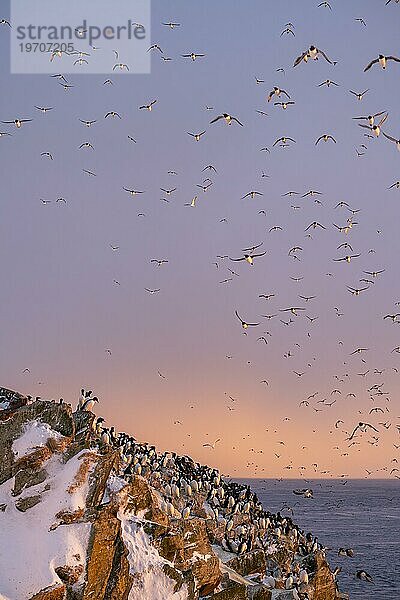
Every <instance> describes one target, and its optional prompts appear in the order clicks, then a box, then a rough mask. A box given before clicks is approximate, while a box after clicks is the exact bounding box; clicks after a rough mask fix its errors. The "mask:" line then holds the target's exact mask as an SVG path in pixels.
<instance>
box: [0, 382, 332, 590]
mask: <svg viewBox="0 0 400 600" xmlns="http://www.w3.org/2000/svg"><path fill="white" fill-rule="evenodd" d="M6 392H7V402H8V403H9V407H8V408H7V409H6V410H3V411H2V410H0V485H1V484H2V483H4V482H6V481H8V480H9V479H11V478H13V481H12V492H11V495H10V503H12V502H13V503H14V504H15V507H16V508H17V509H18V510H19V511H20V512H22V513H24V512H27V517H26V518H27V519H28V520H27V523H29V510H31V509H32V508H33V507H34V506H36V505H38V504H40V502H41V501H42V499H43V498H44V497H45V495H46V494H47V493H51V480H50V483H49V482H48V481H47V478H48V472H47V469H46V464H47V461H49V460H50V459H51V458H52V457H54V455H56V454H57V455H58V456H59V458H60V464H61V465H62V466H61V468H64V466H65V468H68V463H69V461H70V460H71V459H72V458H74V457H77V459H78V460H76V462H77V463H78V467H77V469H75V467H74V469H75V472H74V474H73V475H72V477H71V478H72V481H69V482H68V486H67V487H66V489H65V494H67V495H68V494H71V495H72V494H73V493H75V491H76V490H82V488H83V487H84V490H85V493H84V501H83V503H80V504H79V505H78V507H77V505H74V504H72V505H71V506H70V508H68V509H65V508H63V509H62V510H59V511H58V512H57V513H56V514H55V515H54V523H53V524H52V525H51V526H50V532H52V531H54V530H55V529H57V528H58V527H63V528H68V527H74V526H75V524H77V523H86V524H88V526H89V527H90V535H89V543H88V547H87V549H86V555H84V556H80V555H75V563H74V564H60V565H58V566H56V567H55V573H56V575H57V576H58V578H59V583H58V584H55V585H52V586H50V587H47V588H45V589H42V590H40V591H38V592H37V593H36V594H35V595H34V596H32V597H31V598H30V599H29V600H128V598H129V594H130V591H131V590H132V591H135V590H136V589H138V590H140V585H141V577H142V575H143V574H142V573H140V572H135V571H134V570H133V568H132V566H131V564H130V562H129V553H128V548H127V545H126V543H125V541H124V529H123V522H124V519H125V517H127V516H129V518H131V517H135V516H136V517H137V520H138V522H139V523H140V526H141V527H142V531H143V532H144V533H145V534H146V535H147V538H146V539H149V541H150V543H151V544H152V546H153V550H154V549H156V550H157V552H158V554H159V557H160V564H161V572H163V573H164V574H165V575H166V576H167V577H168V578H169V580H170V581H171V585H172V589H173V590H174V593H177V594H178V593H179V594H181V595H182V593H183V591H184V590H185V594H186V597H187V600H199V599H200V598H204V599H205V598H207V599H209V600H271V599H272V592H271V590H270V589H268V588H267V587H266V586H265V585H263V584H262V583H261V582H262V578H263V576H264V574H265V572H266V569H272V568H275V566H277V565H279V566H280V567H281V569H282V571H284V572H289V570H290V565H291V564H292V563H293V560H294V558H295V555H296V545H295V543H294V542H293V541H290V540H289V539H287V540H285V541H284V542H283V543H282V544H281V545H280V546H279V548H277V550H276V552H275V553H274V554H273V555H267V554H266V553H265V552H264V550H261V549H255V550H252V551H250V552H247V553H244V554H242V555H240V556H237V555H233V554H228V555H226V556H228V558H226V559H224V561H225V560H226V561H227V562H225V565H222V564H221V561H220V559H219V558H218V556H217V555H216V553H215V552H214V550H213V547H212V546H211V543H216V544H217V545H218V544H220V543H221V541H222V539H223V538H224V535H225V526H224V524H223V522H222V521H221V520H220V521H219V522H218V521H217V520H215V519H210V518H209V517H207V512H206V510H205V507H206V505H205V500H206V493H204V492H202V493H199V494H197V495H196V496H194V497H191V505H192V511H191V515H190V518H183V517H181V515H180V513H177V514H174V516H173V517H171V516H170V515H171V512H170V511H168V514H167V508H166V504H165V502H164V500H162V494H161V492H160V488H161V485H160V482H159V481H157V478H155V479H154V481H153V480H152V479H151V478H146V477H142V476H139V475H131V476H130V480H129V482H128V483H124V485H123V486H120V487H118V486H116V488H115V489H114V488H112V486H111V485H110V480H116V479H118V478H117V477H114V476H115V475H118V473H120V465H121V455H120V453H119V452H118V451H117V450H114V449H113V448H112V447H110V446H105V447H104V446H100V447H99V445H98V443H97V442H96V439H95V437H96V436H95V432H94V429H95V428H94V426H93V425H94V420H95V415H93V414H92V413H90V412H82V411H81V412H77V413H73V412H72V409H71V407H70V406H68V405H66V404H55V403H52V402H44V401H37V402H35V403H33V404H27V399H26V398H25V397H24V396H21V395H18V394H14V393H13V392H11V391H10V390H6V391H4V390H3V389H2V388H0V398H1V394H2V393H3V394H6ZM3 397H5V396H3ZM34 420H37V421H40V422H42V423H47V424H48V425H49V426H50V427H51V429H52V430H53V431H55V432H57V433H59V434H61V436H62V437H61V439H56V438H55V437H51V436H50V437H49V439H48V440H47V441H46V442H45V443H44V444H43V445H42V446H40V447H38V448H35V449H33V450H32V451H31V452H30V453H28V454H26V455H25V456H22V457H20V458H19V457H17V456H15V455H14V454H13V452H12V446H13V442H14V441H15V440H16V439H18V438H19V437H20V436H21V434H22V432H23V430H24V426H25V424H27V423H28V422H30V421H34ZM77 455H78V456H77ZM188 460H190V459H188ZM143 472H144V473H145V472H146V469H144V470H143ZM119 481H121V480H119ZM150 481H151V482H152V483H153V484H154V485H152V484H151V483H150ZM34 486H38V487H37V488H35V489H34V490H32V493H31V494H29V489H30V488H33V487H34ZM13 497H15V498H16V499H15V500H14V498H13ZM174 502H175V504H176V506H175V508H176V509H177V510H178V509H179V511H182V509H183V507H184V506H185V502H184V501H183V500H182V499H180V500H176V499H175V500H174ZM8 508H9V507H8V501H7V504H4V503H3V504H1V505H0V518H7V511H8ZM173 512H174V511H172V513H173ZM235 518H236V517H235ZM239 519H241V517H239V516H238V517H237V524H240V520H239ZM235 526H236V523H235ZM0 527H1V523H0ZM46 533H48V532H46ZM296 560H297V561H298V566H299V565H301V566H302V567H303V566H304V567H307V571H308V572H309V573H310V582H309V585H308V588H307V592H308V596H309V599H310V600H337V599H338V598H339V597H341V596H340V595H339V594H338V592H337V590H336V583H335V581H334V578H333V575H332V573H331V571H330V568H329V565H328V564H327V562H326V560H325V558H324V556H323V554H322V553H317V554H316V555H310V556H309V557H306V558H304V559H301V558H296ZM21 568H29V565H23V567H21ZM0 570H1V568H0ZM256 574H260V575H259V576H256ZM1 577H2V575H1V573H0V596H1ZM244 578H245V579H244ZM135 586H136V587H135ZM277 587H279V588H281V589H280V590H279V591H278V590H276V593H274V598H276V600H284V598H292V597H293V595H292V593H291V592H286V591H285V590H283V589H282V587H284V585H283V583H282V581H279V583H278V584H277ZM277 593H278V595H277ZM135 597H139V596H135ZM16 600H27V599H22V598H21V599H19V598H18V599H16ZM142 600H153V598H149V597H147V594H146V595H143V598H142Z"/></svg>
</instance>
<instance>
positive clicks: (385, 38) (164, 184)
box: [0, 0, 400, 478]
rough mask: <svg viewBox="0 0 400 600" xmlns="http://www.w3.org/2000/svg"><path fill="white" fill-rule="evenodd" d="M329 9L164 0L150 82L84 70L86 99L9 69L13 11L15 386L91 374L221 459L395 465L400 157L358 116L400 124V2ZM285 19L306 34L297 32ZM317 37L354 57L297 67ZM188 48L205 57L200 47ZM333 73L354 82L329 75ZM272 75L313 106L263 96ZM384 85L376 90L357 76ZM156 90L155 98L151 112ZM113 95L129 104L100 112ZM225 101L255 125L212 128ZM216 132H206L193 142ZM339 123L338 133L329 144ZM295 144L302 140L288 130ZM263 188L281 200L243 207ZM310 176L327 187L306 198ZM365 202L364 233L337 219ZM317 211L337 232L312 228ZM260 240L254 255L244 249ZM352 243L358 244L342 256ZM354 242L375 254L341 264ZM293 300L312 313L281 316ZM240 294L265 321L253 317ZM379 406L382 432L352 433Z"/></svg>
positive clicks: (9, 89) (0, 39)
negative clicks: (386, 58) (113, 114)
mask: <svg viewBox="0 0 400 600" xmlns="http://www.w3.org/2000/svg"><path fill="white" fill-rule="evenodd" d="M318 4H319V3H318V2H317V1H314V0H313V1H311V0H306V1H304V2H301V3H300V2H297V1H295V0H281V1H280V2H268V1H261V0H252V2H250V3H249V2H237V1H233V0H229V2H228V1H227V0H220V1H219V2H218V3H215V2H211V1H209V0H203V1H202V2H198V1H194V0H192V1H191V2H184V1H183V0H182V1H175V0H171V1H169V2H160V1H158V2H155V1H154V2H153V3H152V6H151V13H152V14H151V21H152V23H151V25H152V27H151V43H152V44H153V43H157V44H159V46H160V47H161V48H162V50H163V52H164V56H168V57H171V58H172V60H171V61H163V60H161V56H160V53H159V52H158V51H157V50H155V51H153V52H152V64H151V73H150V74H147V75H135V74H133V73H132V74H131V73H129V74H118V73H114V74H111V75H108V76H105V75H103V76H102V75H85V74H83V73H82V74H79V75H67V76H66V77H67V79H68V81H69V83H71V84H72V85H74V87H73V88H71V89H69V90H68V91H65V90H64V89H63V87H62V86H60V85H59V84H58V81H57V80H56V79H54V78H50V77H49V76H48V75H12V74H10V49H9V45H10V32H9V28H8V27H7V26H4V25H3V26H0V77H1V79H0V81H1V84H0V85H1V91H2V93H1V94H0V120H1V121H10V120H13V119H15V118H17V117H19V118H27V119H32V121H31V122H30V123H26V124H24V125H23V127H22V128H21V129H20V130H17V129H15V128H14V127H13V126H12V125H5V124H3V125H2V126H1V127H2V131H8V132H10V133H12V134H13V135H12V137H11V136H3V137H0V164H1V187H0V191H1V202H0V272H1V277H2V281H3V285H2V289H1V292H2V293H1V302H0V323H1V340H2V343H1V345H0V382H1V385H2V386H5V387H9V388H11V389H15V390H18V391H21V392H23V393H26V394H31V395H32V396H41V397H42V398H56V399H59V398H60V397H62V398H64V399H65V400H66V401H68V402H71V403H73V404H75V403H76V402H77V399H78V395H79V390H80V389H81V388H82V387H84V388H85V389H92V390H93V391H94V393H95V394H96V395H97V396H98V398H99V399H100V403H99V406H98V409H97V412H98V414H101V415H103V416H104V417H105V418H106V424H107V425H108V426H111V425H114V426H115V427H116V429H117V430H124V431H126V432H129V433H131V434H133V435H134V436H135V437H136V438H137V439H139V440H146V441H148V442H151V443H154V444H156V445H157V446H158V447H159V448H160V449H161V450H164V449H169V450H174V451H177V452H179V453H185V454H189V455H191V456H193V457H194V458H195V459H197V460H200V461H202V462H205V463H208V464H210V463H211V464H213V465H216V466H218V467H219V468H221V470H222V471H223V472H224V473H225V474H230V475H235V476H242V477H293V478H295V477H299V476H304V477H311V476H312V477H342V476H345V477H354V478H362V477H365V476H368V477H392V478H393V477H395V476H396V472H392V473H391V471H392V469H393V468H396V464H395V462H394V459H396V457H397V458H398V450H399V449H398V447H397V448H396V446H398V445H399V444H400V435H399V430H398V429H397V428H396V425H399V422H400V421H399V419H400V417H399V416H398V414H399V404H398V392H399V373H398V372H397V369H398V368H400V354H399V353H398V352H393V351H392V350H393V349H394V348H396V347H397V346H398V345H399V343H400V338H399V331H400V329H399V328H398V325H397V322H396V321H397V320H396V321H395V322H392V320H391V319H383V317H384V316H385V315H387V314H392V315H393V314H396V313H397V311H399V312H400V307H399V306H396V302H397V301H400V290H399V284H398V281H399V277H398V274H399V270H398V256H399V250H400V243H399V236H398V223H399V211H400V209H399V197H400V196H399V194H400V189H398V188H396V186H395V187H393V188H392V189H388V188H389V186H391V185H392V184H393V183H394V182H395V181H397V180H398V179H399V175H400V171H399V160H400V153H399V152H398V151H397V149H396V146H395V144H393V143H391V142H390V141H389V140H387V139H386V138H384V137H383V135H382V134H381V135H380V136H379V137H378V138H376V139H371V138H369V137H365V135H364V134H367V135H369V134H370V133H371V132H370V131H368V130H366V129H363V128H361V127H359V126H358V123H363V121H356V120H354V119H353V117H358V116H363V115H369V114H374V113H377V112H381V111H386V112H387V113H388V117H387V120H386V122H385V124H384V126H383V130H384V131H385V133H388V134H389V135H391V136H393V137H395V138H396V139H398V138H399V137H400V128H399V106H400V103H399V92H400V77H399V74H400V64H398V63H396V62H394V61H390V62H389V63H388V67H387V69H386V70H385V71H383V70H382V69H381V68H380V67H379V66H377V65H374V66H373V67H372V68H371V69H370V70H369V71H367V72H364V71H363V69H364V67H365V66H366V65H367V64H368V63H369V62H370V60H372V59H374V58H376V57H377V56H378V54H380V53H383V54H385V55H394V56H399V55H400V47H399V36H398V32H399V25H400V6H399V5H398V4H396V3H394V2H391V3H390V4H389V5H387V6H386V5H385V2H384V0H353V1H350V2H339V1H338V0H336V1H335V0H332V2H330V5H331V7H332V10H330V9H329V8H326V7H318ZM1 18H5V19H8V18H9V12H8V7H7V6H6V3H5V2H3V1H2V2H1V14H0V20H1ZM356 18H363V19H364V20H365V23H366V26H364V25H363V24H362V23H360V22H359V21H356V20H355V19H356ZM169 21H174V22H178V23H180V26H179V27H176V28H175V29H173V30H171V29H170V28H168V27H164V26H162V25H161V23H162V22H169ZM288 22H290V23H292V24H293V31H294V33H295V35H291V34H283V35H281V32H282V31H283V30H284V29H285V26H286V24H287V23H288ZM311 44H313V45H316V46H317V48H319V49H321V50H323V51H324V52H325V53H326V54H327V56H328V57H329V58H330V60H332V61H335V62H336V64H335V65H333V64H329V63H328V62H327V61H325V60H324V58H323V57H322V56H320V58H319V59H318V60H317V61H312V60H310V61H308V62H307V63H304V62H303V63H301V64H300V65H298V66H297V67H295V68H293V66H292V65H293V62H294V59H295V58H296V57H297V56H299V55H300V54H302V52H303V51H305V50H307V48H308V47H309V46H310V45H311ZM149 45H150V44H149ZM100 51H101V50H100ZM192 51H193V52H197V53H202V54H205V56H204V57H202V58H199V59H197V60H196V61H194V62H193V61H191V60H187V59H183V58H182V57H181V54H185V53H190V52H192ZM129 58H130V57H129V56H124V57H123V59H124V61H125V62H126V63H129ZM62 60H64V58H62V59H61V62H59V63H58V66H57V68H58V69H59V70H60V71H59V72H62V66H61V65H62ZM110 64H111V63H110ZM278 69H283V70H284V71H283V72H282V71H281V70H279V71H278ZM108 77H109V78H111V79H112V81H113V85H104V81H105V80H106V79H107V78H108ZM256 78H257V79H259V80H262V83H257V82H256ZM327 79H330V80H332V81H334V82H335V83H337V84H338V85H337V86H335V85H333V84H332V85H330V86H329V87H327V86H326V85H322V86H320V85H319V84H321V83H322V82H324V81H326V80H327ZM274 86H278V87H280V88H282V89H284V90H286V91H287V93H288V94H289V95H290V97H291V100H292V101H294V102H295V104H294V105H290V106H288V107H287V109H286V110H283V109H282V108H281V106H276V105H274V102H275V101H278V102H279V101H282V100H283V98H284V96H283V95H281V97H280V98H279V99H278V98H276V97H274V98H273V100H272V101H271V102H269V103H268V101H267V98H268V94H269V92H270V91H271V90H272V89H273V87H274ZM366 89H368V90H369V91H368V92H367V93H366V94H365V96H364V97H363V99H362V101H359V100H357V98H356V97H355V96H354V95H352V94H351V93H350V92H349V90H353V91H356V92H362V91H364V90H366ZM154 99H157V103H156V104H155V106H154V109H153V110H152V111H151V112H149V111H146V110H139V109H138V107H139V106H141V105H143V104H147V103H148V102H150V101H152V100H154ZM35 106H49V107H53V110H52V111H49V112H48V113H46V114H45V115H43V114H42V113H40V112H39V111H37V110H36V109H35ZM206 107H212V109H210V110H209V109H207V108H206ZM110 110H115V111H117V112H118V113H119V114H120V115H121V116H122V118H121V120H119V119H104V115H105V114H106V113H107V112H108V111H110ZM257 110H260V111H264V112H266V113H267V116H265V115H262V114H260V113H257V112H256V111H257ZM222 113H229V114H231V115H233V116H235V117H237V119H238V120H239V121H240V122H241V123H242V124H243V127H241V126H240V125H238V124H237V123H233V124H231V125H230V126H228V125H227V124H226V123H225V122H224V121H223V120H222V121H221V120H220V121H218V122H216V123H214V124H210V121H211V120H212V119H213V118H215V117H216V116H218V115H221V114H222ZM79 119H88V120H89V119H96V120H97V122H96V123H95V124H94V125H93V126H92V127H91V128H90V129H88V128H86V127H84V126H83V125H82V124H81V123H80V122H79ZM203 130H206V133H205V134H204V136H202V138H201V140H200V141H199V142H196V141H195V140H194V139H193V138H192V137H191V136H189V135H188V132H191V133H198V132H200V131H203ZM324 133H328V134H331V135H332V136H333V137H334V138H335V140H336V142H337V143H334V142H333V141H332V140H329V141H327V142H326V143H325V142H324V141H321V142H320V143H319V144H318V145H315V141H316V140H317V138H318V137H319V136H321V135H322V134H324ZM128 135H130V136H132V137H133V138H134V139H135V140H136V143H133V142H132V141H130V140H129V139H128ZM282 136H286V137H291V138H293V139H294V140H296V143H289V145H288V146H287V147H281V145H280V144H276V145H275V146H273V144H274V142H275V140H277V139H278V138H280V137H282ZM84 142H90V143H91V144H92V145H93V147H94V149H93V150H92V149H85V148H82V149H79V146H80V145H81V144H82V143H84ZM363 145H365V146H366V147H365V148H364V147H363ZM264 147H268V148H269V150H270V152H269V153H268V152H266V151H261V148H264ZM357 151H358V153H359V154H360V155H358V154H357ZM43 152H50V153H51V154H52V156H53V160H50V159H49V158H47V157H45V156H41V153H43ZM210 164H212V165H213V166H215V168H216V171H217V172H216V173H215V172H213V171H210V170H207V169H206V170H203V169H204V168H205V167H206V166H207V165H210ZM82 169H88V170H90V171H92V172H95V173H96V177H90V176H87V175H86V174H84V173H83V172H82ZM168 171H174V172H176V174H169V173H168ZM262 173H264V174H265V175H268V177H267V176H264V177H262ZM206 177H209V178H210V179H211V180H212V182H213V184H212V186H211V187H210V188H209V189H208V190H207V192H206V193H203V191H202V190H201V189H200V188H199V187H197V186H198V185H201V184H202V183H203V180H204V179H205V178H206ZM123 187H127V188H132V189H138V190H143V191H144V193H143V194H140V195H139V194H138V195H136V196H131V195H129V194H128V193H127V192H125V191H124V190H123ZM175 187H176V191H175V192H173V193H171V194H170V195H168V196H166V195H165V193H164V192H162V191H161V189H160V188H164V189H171V188H175ZM251 190H256V191H259V192H261V193H262V195H258V196H256V197H254V198H250V197H247V198H244V199H243V196H244V195H245V194H247V193H248V192H249V191H251ZM289 190H293V191H296V192H299V194H298V195H293V196H284V194H285V193H286V192H288V191H289ZM309 190H317V191H320V192H321V195H320V196H318V197H316V196H313V197H310V196H307V197H302V195H303V194H305V193H306V192H307V191H309ZM195 195H197V197H198V198H197V201H196V205H195V207H191V206H187V204H190V202H191V200H192V198H193V197H194V196H195ZM60 197H62V198H65V200H66V203H61V202H58V203H56V202H55V200H56V199H57V198H60ZM41 199H44V200H45V201H50V202H49V203H48V204H44V203H43V202H42V201H41ZM166 200H167V201H166ZM315 200H318V203H317V202H315ZM340 202H345V203H347V205H348V207H347V206H346V205H344V206H339V207H337V208H335V207H336V206H337V204H338V203H340ZM293 207H294V208H293ZM349 208H350V209H354V210H357V211H359V212H357V213H355V214H354V215H353V213H351V212H350V210H349ZM260 211H263V212H260ZM264 213H265V214H264ZM138 215H144V216H138ZM349 218H350V219H351V218H352V219H353V221H354V226H353V227H352V229H351V230H350V231H349V233H348V234H347V235H346V234H344V233H341V232H339V230H338V229H337V228H335V227H334V224H336V225H338V226H340V227H342V226H344V225H345V224H346V223H347V219H349ZM314 221H317V222H318V223H320V224H322V225H323V226H324V229H323V228H321V227H317V228H316V229H312V228H311V229H310V230H308V231H307V232H306V231H305V230H306V228H307V227H308V226H309V225H310V224H311V223H312V222H314ZM274 227H279V228H281V229H278V230H272V231H271V229H273V228H274ZM308 234H311V235H310V236H308ZM261 242H262V243H263V244H262V246H261V247H260V248H259V249H258V250H256V253H261V252H264V251H266V254H265V255H264V256H261V257H258V258H256V259H255V260H254V265H253V266H251V265H249V264H248V263H247V262H246V261H242V262H233V261H231V260H230V259H231V258H240V257H243V255H244V253H243V252H242V250H243V249H245V248H250V247H252V246H254V245H258V244H261ZM344 242H347V243H349V244H350V245H351V247H352V250H349V249H348V248H341V249H337V247H338V246H339V245H340V244H341V243H344ZM111 245H113V246H114V247H115V246H118V248H119V249H118V250H113V249H112V248H111ZM294 246H300V247H301V248H302V250H299V251H297V252H294V253H291V255H289V250H290V249H291V248H293V247H294ZM349 253H350V254H352V255H358V254H359V255H360V256H357V257H356V258H354V259H353V260H351V262H350V263H347V262H346V261H340V262H335V261H334V260H333V259H336V258H343V257H345V256H346V255H347V254H349ZM293 254H294V255H295V257H296V256H297V258H298V260H296V258H295V257H293ZM218 256H226V257H227V258H224V259H221V258H217V257H218ZM152 259H165V260H168V263H165V264H162V265H161V266H157V264H156V263H151V260H152ZM228 268H229V269H232V270H233V271H234V272H235V274H232V273H230V271H229V270H228ZM383 269H384V272H383V273H382V274H380V275H379V276H377V277H372V276H370V275H366V274H365V273H364V272H365V271H369V272H373V271H379V270H383ZM296 278H301V279H300V280H298V281H295V280H294V279H296ZM361 278H364V279H365V278H366V279H369V280H370V281H373V283H362V282H361V283H360V279H361ZM224 280H228V281H226V282H225V283H220V282H222V281H224ZM115 282H118V283H115ZM348 286H352V287H353V288H361V287H364V286H366V287H367V288H368V289H367V290H365V291H363V292H362V293H361V294H360V295H359V296H354V295H352V294H351V293H350V292H349V291H348ZM145 288H148V289H152V290H155V289H159V290H160V291H159V292H156V293H154V294H150V293H149V292H147V291H146V290H145ZM260 294H275V295H274V297H272V298H271V299H269V300H266V299H264V298H260V297H259V295H260ZM299 295H303V296H306V297H308V296H315V298H314V299H312V300H308V301H307V302H306V301H304V300H303V299H301V298H299ZM293 306H298V307H300V308H305V309H306V310H304V311H299V313H298V316H294V315H290V314H288V313H287V312H281V310H282V309H286V308H288V307H293ZM236 310H237V311H238V313H239V315H240V316H241V317H242V318H243V319H244V320H245V321H247V322H251V323H260V324H259V325H258V326H257V327H250V328H248V329H247V330H246V331H244V330H243V329H242V328H241V324H240V322H239V320H238V319H237V318H236V316H235V311H236ZM262 315H276V316H275V317H274V318H271V319H267V318H265V317H262ZM307 317H311V319H314V318H315V317H318V318H317V319H315V320H313V321H311V320H310V319H309V318H307ZM290 318H291V319H292V322H290ZM282 321H284V322H282ZM398 321H400V316H399V318H398ZM285 323H288V324H285ZM260 337H265V339H266V340H267V342H268V343H267V344H266V343H265V341H264V340H262V339H258V338H260ZM358 348H365V349H367V351H365V352H362V353H355V354H351V353H352V352H353V351H354V350H356V349H358ZM26 369H29V371H27V370H26ZM367 371H368V373H366V372H367ZM295 372H297V373H300V374H301V375H297V374H296V373H295ZM360 373H365V375H360ZM160 374H161V375H160ZM262 381H267V382H268V383H261V382H262ZM373 386H376V387H375V388H373ZM335 390H338V391H335ZM369 390H372V392H375V393H376V392H378V393H379V395H375V396H372V397H371V391H369ZM317 392H318V393H317ZM381 392H382V393H381ZM314 394H315V396H314V397H313V398H309V396H312V395H314ZM349 394H351V395H349ZM353 394H354V395H353ZM318 401H320V402H318ZM333 401H335V402H334V404H332V405H331V406H329V405H328V404H329V403H331V402H333ZM302 402H303V404H301V403H302ZM304 402H307V403H308V405H306V404H305V403H304ZM373 408H380V409H381V410H382V411H383V412H381V411H376V412H373V413H370V411H371V409H373ZM338 421H342V422H339V423H338ZM360 421H361V422H363V423H369V424H371V425H373V426H374V427H375V428H376V429H377V430H378V432H376V431H374V430H372V429H371V428H367V431H366V432H364V433H363V432H361V431H359V432H357V433H356V435H355V437H354V438H353V439H352V442H355V443H354V444H353V445H351V441H349V440H348V438H349V437H350V434H351V433H352V431H353V430H354V428H355V427H356V425H357V424H358V423H359V422H360ZM335 424H336V427H335ZM374 436H375V438H374ZM216 439H220V441H219V442H217V444H215V448H210V447H204V446H203V444H207V443H212V442H214V441H215V440H216ZM315 465H317V466H315Z"/></svg>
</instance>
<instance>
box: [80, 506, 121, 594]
mask: <svg viewBox="0 0 400 600" xmlns="http://www.w3.org/2000/svg"><path fill="white" fill-rule="evenodd" d="M124 558H125V559H126V549H125V546H124V543H123V540H122V532H121V521H120V520H119V519H118V518H117V516H116V514H115V512H114V509H113V507H104V508H102V509H100V510H99V512H98V514H97V518H96V520H95V521H94V523H93V526H92V533H91V539H90V542H89V551H88V562H87V567H86V586H85V590H84V593H83V600H103V599H104V600H105V599H106V598H107V600H111V598H112V597H113V596H112V594H114V598H115V599H117V598H120V599H121V600H122V599H124V598H126V597H127V593H129V590H130V587H131V583H132V582H131V577H130V575H129V565H128V564H127V562H126V560H124ZM118 570H119V572H118ZM106 591H107V596H106ZM117 592H118V593H119V594H120V596H118V595H115V594H116V593H117Z"/></svg>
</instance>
